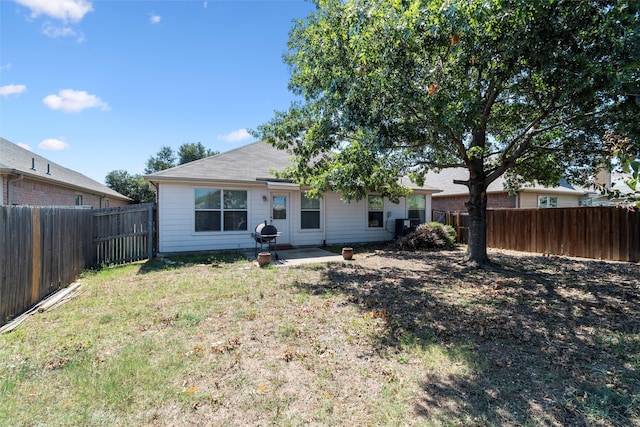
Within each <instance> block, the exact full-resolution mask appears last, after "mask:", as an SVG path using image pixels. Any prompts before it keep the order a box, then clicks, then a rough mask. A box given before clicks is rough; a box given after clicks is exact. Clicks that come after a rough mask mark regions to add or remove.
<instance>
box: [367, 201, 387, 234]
mask: <svg viewBox="0 0 640 427" xmlns="http://www.w3.org/2000/svg"><path fill="white" fill-rule="evenodd" d="M368 202H369V207H368V214H369V217H368V221H369V222H368V225H369V227H371V228H380V227H383V226H384V199H383V198H382V196H369V198H368Z"/></svg>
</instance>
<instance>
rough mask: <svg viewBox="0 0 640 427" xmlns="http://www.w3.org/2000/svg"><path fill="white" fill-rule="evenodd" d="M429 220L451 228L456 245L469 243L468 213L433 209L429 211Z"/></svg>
mask: <svg viewBox="0 0 640 427" xmlns="http://www.w3.org/2000/svg"><path fill="white" fill-rule="evenodd" d="M431 218H433V221H435V222H439V223H440V224H445V225H450V226H452V227H453V228H454V229H455V230H456V241H457V242H458V243H469V213H468V212H460V211H454V212H448V211H441V210H437V209H434V210H432V211H431Z"/></svg>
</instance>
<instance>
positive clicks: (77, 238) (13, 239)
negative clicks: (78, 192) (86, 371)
mask: <svg viewBox="0 0 640 427" xmlns="http://www.w3.org/2000/svg"><path fill="white" fill-rule="evenodd" d="M154 218H155V207H154V205H153V204H146V205H133V206H124V207H120V208H113V209H101V210H90V209H74V208H64V207H26V206H0V326H2V325H3V324H5V323H6V322H7V321H8V320H10V319H11V318H13V317H15V316H17V315H19V314H21V313H23V312H25V311H27V310H29V309H30V308H31V307H33V306H34V305H36V304H37V303H38V302H40V301H41V300H43V299H44V298H45V297H47V296H48V295H50V294H51V293H53V292H55V291H57V290H58V289H60V288H64V287H66V286H67V285H69V284H70V283H72V282H73V281H74V280H76V279H77V277H78V276H79V274H80V273H81V272H82V271H83V270H85V269H87V268H92V267H97V266H102V265H109V264H122V263H126V262H131V261H137V260H142V259H147V258H152V257H153V253H154V223H155V221H154Z"/></svg>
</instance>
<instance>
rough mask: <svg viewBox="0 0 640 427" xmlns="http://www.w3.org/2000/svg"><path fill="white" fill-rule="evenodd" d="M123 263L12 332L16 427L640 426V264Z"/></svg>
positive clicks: (517, 257) (10, 421)
mask: <svg viewBox="0 0 640 427" xmlns="http://www.w3.org/2000/svg"><path fill="white" fill-rule="evenodd" d="M491 257H492V259H493V260H494V261H496V262H497V264H498V265H499V268H498V269H497V270H496V271H480V270H472V269H468V268H467V267H465V266H464V265H462V264H460V263H459V262H458V261H459V260H460V259H461V258H462V254H461V250H454V251H447V252H395V251H386V250H380V251H374V252H369V253H359V254H356V257H355V258H356V259H355V261H353V262H348V263H335V264H329V265H307V266H301V267H295V268H288V267H286V268H268V269H259V268H257V267H255V266H254V265H253V264H252V263H248V262H236V263H229V264H221V263H218V264H215V265H217V266H214V267H212V266H211V265H209V264H206V265H204V264H201V265H191V266H186V265H183V266H169V267H162V266H160V265H158V264H157V263H151V264H148V265H146V266H130V267H125V268H119V269H112V270H110V271H105V272H102V273H99V274H97V275H95V276H92V277H88V278H86V279H85V282H86V283H85V285H84V288H85V291H84V293H83V294H82V295H80V296H79V297H78V298H76V299H75V300H74V301H72V302H70V303H68V304H66V305H65V306H63V307H61V308H60V309H58V310H57V311H56V312H52V313H47V314H45V315H38V316H37V317H35V318H33V319H31V320H30V321H29V322H27V323H26V324H25V325H24V326H21V328H20V329H19V330H18V331H16V332H15V333H13V334H10V335H5V336H2V337H0V368H1V369H2V372H4V373H5V378H4V379H0V424H2V425H41V424H42V425H155V426H175V425H216V426H217V425H220V426H223V425H224V426H228V425H238V426H240V425H474V426H476V425H496V426H498V425H499V426H505V425H514V426H515V425H518V426H519V425H558V426H572V425H575V426H580V425H603V426H604V425H620V426H623V425H640V414H639V413H638V407H640V404H639V402H640V372H639V370H640V304H639V302H640V266H638V265H629V264H621V263H607V262H600V261H589V260H575V259H567V258H560V257H542V256H536V255H532V254H519V253H515V252H501V251H491Z"/></svg>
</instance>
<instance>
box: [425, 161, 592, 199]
mask: <svg viewBox="0 0 640 427" xmlns="http://www.w3.org/2000/svg"><path fill="white" fill-rule="evenodd" d="M468 178H469V170H468V169H465V168H448V169H443V170H442V171H440V172H433V171H429V172H428V173H427V175H426V177H425V183H427V184H429V185H430V186H432V187H436V188H441V189H442V192H441V193H438V195H437V196H436V197H446V196H460V195H468V194H469V190H468V188H467V187H466V186H464V185H461V184H454V183H453V180H454V179H459V180H466V179H468ZM505 182H506V178H505V176H504V175H502V176H500V177H498V179H496V180H495V181H493V182H492V183H491V184H489V187H488V188H487V193H488V194H491V193H504V192H506V191H507V190H505V189H504V184H505ZM540 190H544V191H545V192H548V193H553V194H566V195H583V194H585V190H584V189H579V188H575V187H573V186H572V185H571V184H569V183H568V182H567V181H566V180H561V181H560V183H559V184H558V185H557V186H556V187H543V186H540V185H533V186H528V187H523V188H521V189H520V191H525V192H526V191H540Z"/></svg>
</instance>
